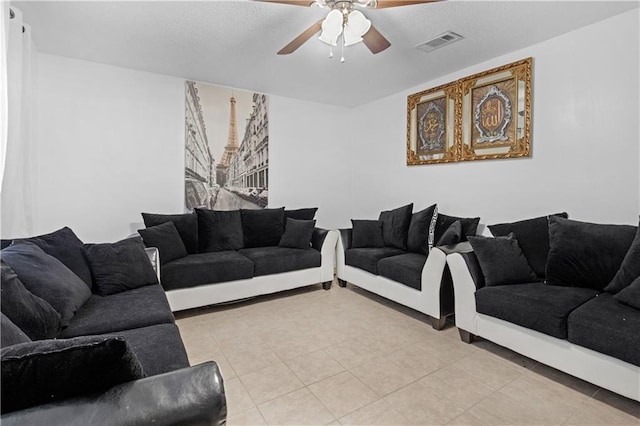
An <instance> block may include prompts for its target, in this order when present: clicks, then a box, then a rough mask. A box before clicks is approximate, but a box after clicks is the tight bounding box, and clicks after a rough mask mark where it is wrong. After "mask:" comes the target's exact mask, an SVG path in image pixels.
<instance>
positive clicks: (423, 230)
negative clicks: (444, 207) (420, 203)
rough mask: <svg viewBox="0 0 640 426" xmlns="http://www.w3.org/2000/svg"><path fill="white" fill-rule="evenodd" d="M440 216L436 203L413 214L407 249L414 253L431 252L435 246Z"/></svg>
mask: <svg viewBox="0 0 640 426" xmlns="http://www.w3.org/2000/svg"><path fill="white" fill-rule="evenodd" d="M437 218H438V206H437V205H436V204H434V205H432V206H429V207H427V208H426V209H424V210H420V211H419V212H417V213H414V214H412V215H411V221H410V222H409V231H408V234H407V250H409V251H410V252H412V253H418V254H429V251H430V250H431V248H432V247H433V243H434V241H433V238H434V233H435V227H436V220H437Z"/></svg>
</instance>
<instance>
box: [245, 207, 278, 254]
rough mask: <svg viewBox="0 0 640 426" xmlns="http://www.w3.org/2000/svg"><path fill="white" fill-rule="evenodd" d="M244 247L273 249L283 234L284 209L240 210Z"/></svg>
mask: <svg viewBox="0 0 640 426" xmlns="http://www.w3.org/2000/svg"><path fill="white" fill-rule="evenodd" d="M240 213H241V214H242V233H243V236H244V247H246V248H251V247H273V246H277V245H278V243H279V242H280V237H282V234H283V233H284V218H285V216H284V207H281V208H278V209H259V210H241V211H240Z"/></svg>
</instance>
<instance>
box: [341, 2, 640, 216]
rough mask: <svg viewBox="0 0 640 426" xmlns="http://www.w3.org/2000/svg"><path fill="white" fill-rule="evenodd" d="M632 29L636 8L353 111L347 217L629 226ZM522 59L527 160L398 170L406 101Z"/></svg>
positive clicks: (633, 200)
mask: <svg viewBox="0 0 640 426" xmlns="http://www.w3.org/2000/svg"><path fill="white" fill-rule="evenodd" d="M638 26H639V22H638V10H637V9H636V10H634V11H631V12H628V13H625V14H623V15H618V16H616V17H613V18H611V19H608V20H606V21H603V22H600V23H597V24H594V25H591V26H589V27H585V28H582V29H579V30H576V31H574V32H571V33H568V34H565V35H563V36H560V37H557V38H554V39H551V40H548V41H546V42H543V43H540V44H537V45H534V46H531V47H529V48H526V49H523V50H520V51H517V52H513V53H511V54H508V55H504V56H501V57H498V58H495V59H493V60H491V61H488V62H486V63H482V64H478V65H477V66H474V67H470V68H467V69H464V70H460V71H459V72H456V73H454V74H450V75H447V76H445V77H443V78H440V79H437V80H434V81H430V82H427V83H425V84H422V85H420V86H418V87H414V88H412V89H411V90H408V91H406V92H404V93H400V94H397V95H394V96H391V97H388V98H385V99H382V100H379V101H376V102H373V103H370V104H368V105H365V106H362V107H359V108H358V109H357V110H356V111H355V117H354V121H355V122H356V125H357V127H358V128H359V129H360V136H359V137H358V138H357V139H356V140H354V141H353V143H352V144H351V146H352V152H351V156H350V157H351V158H352V159H354V160H355V159H356V158H357V163H358V164H359V167H358V168H357V169H355V170H354V171H352V173H351V180H352V182H353V185H354V194H357V196H358V202H357V203H355V205H354V210H353V211H352V212H350V215H349V216H348V217H356V216H359V217H374V216H376V215H377V214H378V212H379V211H380V210H383V209H388V208H392V207H395V206H399V205H402V204H406V203H407V202H410V201H413V202H414V203H416V206H415V207H414V208H420V207H424V206H427V205H430V204H432V203H434V202H437V203H438V204H439V206H440V208H439V210H440V211H441V212H443V213H447V214H451V215H456V216H467V215H471V216H480V217H481V218H482V222H483V223H486V224H490V223H496V222H500V221H511V220H516V219H523V218H528V217H533V216H536V215H544V214H548V213H553V212H557V211H567V212H568V213H569V215H570V217H573V218H575V219H578V220H585V221H594V222H611V223H631V224H637V223H638V213H639V210H638V208H639V206H640V199H639V193H640V187H639V163H638V158H639V157H638V156H639V149H638V146H639V142H640V135H639V132H638V117H639V116H640V109H639V106H638V103H639V98H640V93H639V88H638V81H639V75H640V74H639V70H638V63H639V57H638V55H639V53H638V52H639V46H638V44H639V39H640V37H639V34H638ZM529 56H532V57H533V60H534V73H533V74H534V75H533V92H534V95H533V114H532V118H533V135H532V137H533V139H532V147H533V154H532V157H531V158H527V159H510V160H492V161H486V160H485V161H474V162H465V163H454V164H439V165H424V166H411V167H407V166H406V165H405V146H406V97H407V95H409V94H411V93H415V92H417V91H421V90H425V89H428V88H430V87H435V86H437V85H440V84H444V83H447V82H450V81H454V80H456V79H458V78H461V77H464V76H467V75H470V74H473V73H476V72H481V71H484V70H486V69H489V68H492V67H496V66H499V65H503V64H506V63H509V62H512V61H516V60H519V59H524V58H526V57H529ZM354 162H356V161H354Z"/></svg>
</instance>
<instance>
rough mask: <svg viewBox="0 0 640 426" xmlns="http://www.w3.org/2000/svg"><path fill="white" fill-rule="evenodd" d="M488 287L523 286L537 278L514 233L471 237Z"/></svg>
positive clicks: (470, 239) (470, 240)
mask: <svg viewBox="0 0 640 426" xmlns="http://www.w3.org/2000/svg"><path fill="white" fill-rule="evenodd" d="M469 242H470V243H471V246H472V247H473V251H474V252H475V254H476V256H477V258H478V263H480V268H481V269H482V275H484V282H485V285H487V286H495V285H505V284H522V283H530V282H534V281H536V280H537V276H536V274H535V272H533V269H531V266H530V265H529V262H527V258H526V257H524V253H522V250H521V249H520V245H519V244H518V240H517V239H516V238H515V235H514V234H513V233H511V234H509V235H507V236H506V237H495V238H491V237H480V236H475V237H469Z"/></svg>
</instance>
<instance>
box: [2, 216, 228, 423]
mask: <svg viewBox="0 0 640 426" xmlns="http://www.w3.org/2000/svg"><path fill="white" fill-rule="evenodd" d="M2 245H3V247H4V248H3V250H2V251H1V252H0V257H1V262H2V284H1V286H2V298H1V301H2V332H1V337H2V352H1V360H2V418H1V420H2V424H6V425H10V424H30V425H31V424H65V425H73V424H77V425H86V424H151V423H153V424H158V425H169V424H223V423H224V422H225V420H226V399H225V393H224V386H223V380H222V376H221V375H220V371H219V369H218V367H217V365H216V364H215V363H214V362H207V363H203V364H200V365H198V366H194V367H190V366H189V361H188V358H187V354H186V351H185V348H184V345H183V343H182V339H181V337H180V332H179V330H178V328H177V326H176V324H175V319H174V316H173V313H172V312H171V309H170V307H169V304H168V301H167V298H166V296H165V293H164V291H163V289H162V287H161V286H160V285H159V283H158V278H157V269H154V266H157V265H154V261H155V260H156V258H157V250H156V249H147V250H146V251H145V247H144V245H143V243H142V241H141V240H140V239H139V238H138V239H126V240H123V241H120V242H117V243H114V244H83V243H82V242H81V241H80V240H79V239H78V238H77V237H76V235H75V234H74V233H73V231H72V230H71V229H69V228H63V229H60V230H58V231H56V232H53V233H51V234H47V235H41V236H38V237H33V238H26V239H19V240H14V241H3V244H2Z"/></svg>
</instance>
